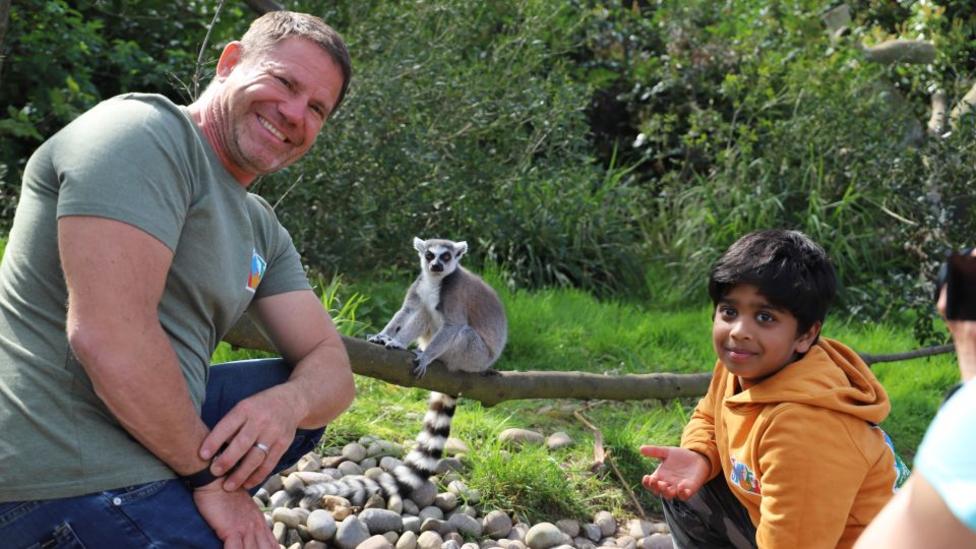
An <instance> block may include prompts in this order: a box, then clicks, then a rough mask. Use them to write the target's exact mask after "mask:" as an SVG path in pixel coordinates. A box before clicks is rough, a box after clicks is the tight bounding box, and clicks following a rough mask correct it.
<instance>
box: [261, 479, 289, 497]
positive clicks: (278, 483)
mask: <svg viewBox="0 0 976 549" xmlns="http://www.w3.org/2000/svg"><path fill="white" fill-rule="evenodd" d="M261 487H262V488H264V489H265V490H267V491H268V493H269V494H273V493H275V492H277V491H278V490H283V489H284V488H285V484H284V482H283V481H282V479H281V475H271V476H270V477H268V480H266V481H264V484H263V485H262V486H261Z"/></svg>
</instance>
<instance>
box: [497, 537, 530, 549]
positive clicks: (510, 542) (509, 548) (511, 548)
mask: <svg viewBox="0 0 976 549" xmlns="http://www.w3.org/2000/svg"><path fill="white" fill-rule="evenodd" d="M498 545H499V546H501V547H503V548H505V549H525V544H524V543H522V542H521V541H519V540H517V539H500V540H498Z"/></svg>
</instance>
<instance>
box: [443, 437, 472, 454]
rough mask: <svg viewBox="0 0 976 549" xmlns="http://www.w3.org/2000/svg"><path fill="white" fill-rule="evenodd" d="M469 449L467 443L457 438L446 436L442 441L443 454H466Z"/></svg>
mask: <svg viewBox="0 0 976 549" xmlns="http://www.w3.org/2000/svg"><path fill="white" fill-rule="evenodd" d="M470 451H471V450H469V449H468V445H467V444H465V443H464V442H463V441H462V440H461V439H458V438H454V437H448V438H447V441H446V442H445V443H444V455H445V456H453V455H455V454H467V453H469V452H470Z"/></svg>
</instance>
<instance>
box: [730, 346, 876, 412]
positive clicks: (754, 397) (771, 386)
mask: <svg viewBox="0 0 976 549" xmlns="http://www.w3.org/2000/svg"><path fill="white" fill-rule="evenodd" d="M729 375H731V374H729ZM735 386H736V384H735V383H729V384H727V386H726V388H727V394H726V395H725V397H726V398H725V404H726V406H728V407H729V408H730V409H732V410H736V409H737V408H741V407H748V406H752V405H757V404H758V405H764V406H765V405H769V404H779V403H786V402H793V403H797V404H805V405H808V406H816V407H819V408H825V409H828V410H832V411H836V412H843V413H845V414H849V415H852V416H854V417H857V418H859V419H863V420H865V421H868V422H871V423H874V424H878V423H881V421H882V420H884V419H885V418H886V417H887V416H888V412H889V411H890V410H891V404H890V402H889V401H888V396H887V394H886V393H885V391H884V389H883V388H882V386H881V384H880V383H879V382H878V380H877V379H876V378H875V377H874V375H873V374H872V373H871V370H870V369H869V368H868V366H867V364H865V363H864V361H863V360H861V357H860V356H858V354H857V353H855V352H854V351H853V350H851V349H850V348H848V347H847V346H845V345H844V344H842V343H840V342H838V341H835V340H832V339H827V338H824V337H821V338H820V341H818V342H817V344H816V345H814V346H813V347H811V348H810V350H809V351H808V352H807V354H806V355H804V356H803V358H801V359H800V360H797V361H796V362H793V363H790V364H788V365H786V367H785V368H783V369H782V370H780V371H779V372H776V374H774V375H772V376H770V377H769V378H767V379H765V380H763V381H761V382H760V383H757V384H756V385H754V386H752V387H750V388H749V389H746V390H744V391H742V392H740V393H738V394H734V387H735Z"/></svg>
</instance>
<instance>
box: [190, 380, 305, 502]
mask: <svg viewBox="0 0 976 549" xmlns="http://www.w3.org/2000/svg"><path fill="white" fill-rule="evenodd" d="M292 400H293V399H291V398H289V396H288V393H287V387H286V386H284V385H279V386H276V387H272V388H270V389H267V390H265V391H262V392H260V393H257V394H255V395H254V396H251V397H249V398H246V399H244V400H242V401H240V402H238V403H237V405H236V406H234V407H233V408H232V409H231V410H230V412H228V413H227V415H225V416H224V417H222V418H221V419H220V421H219V422H217V425H214V428H213V430H212V431H210V434H209V435H207V438H206V439H204V441H203V444H201V445H200V457H201V458H202V459H210V458H211V457H212V456H214V455H216V454H217V452H218V450H220V448H223V450H222V451H220V455H219V456H217V458H216V459H214V460H213V464H212V465H211V467H210V471H211V472H212V473H213V474H215V475H217V476H220V475H224V474H226V473H227V472H228V471H231V469H233V472H232V473H231V474H230V476H228V477H227V478H226V479H225V480H224V483H223V488H224V490H226V491H228V492H233V491H234V490H237V489H238V488H240V487H241V486H243V487H244V488H247V489H250V488H253V487H255V486H258V485H260V484H261V483H262V482H264V480H265V478H267V476H268V475H269V474H270V473H271V470H272V469H273V468H274V466H275V464H277V463H278V460H280V459H281V456H282V454H284V453H285V451H286V450H288V447H289V446H290V445H291V442H292V440H293V439H294V438H295V430H296V429H297V428H298V423H299V421H300V420H301V417H299V416H297V415H296V410H295V408H294V406H293V404H294V403H293V401H292ZM259 443H260V444H261V445H263V446H266V447H267V451H265V450H264V449H263V448H261V447H259V446H258V444H259Z"/></svg>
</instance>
